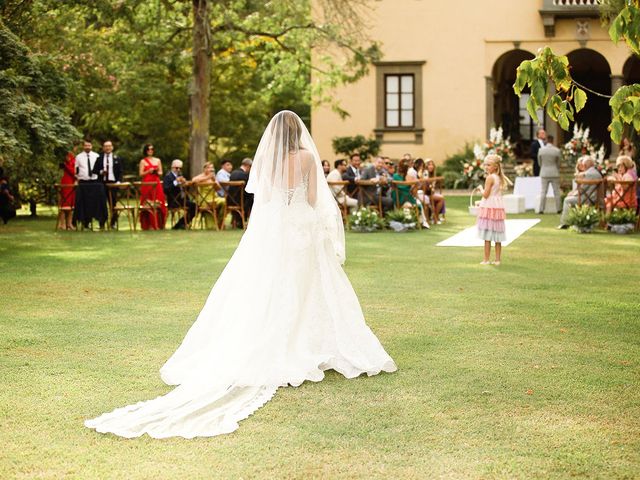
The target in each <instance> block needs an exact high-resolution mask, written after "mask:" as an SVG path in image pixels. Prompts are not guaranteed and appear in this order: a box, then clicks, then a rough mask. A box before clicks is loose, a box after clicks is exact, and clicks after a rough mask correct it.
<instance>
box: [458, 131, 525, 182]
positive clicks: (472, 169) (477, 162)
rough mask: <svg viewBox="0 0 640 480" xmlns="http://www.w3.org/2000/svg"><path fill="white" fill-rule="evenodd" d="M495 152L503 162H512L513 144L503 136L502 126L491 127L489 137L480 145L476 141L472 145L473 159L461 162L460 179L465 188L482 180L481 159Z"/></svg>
mask: <svg viewBox="0 0 640 480" xmlns="http://www.w3.org/2000/svg"><path fill="white" fill-rule="evenodd" d="M490 153H492V154H496V155H500V156H501V157H502V162H503V164H507V163H513V162H514V161H515V155H514V153H513V145H512V144H511V142H510V140H509V138H504V133H503V131H502V127H498V128H495V127H494V128H491V130H490V132H489V139H488V140H487V141H485V142H484V143H483V144H482V145H480V144H478V143H476V144H475V145H474V146H473V157H474V158H473V159H472V160H468V161H466V162H464V163H463V164H462V180H463V182H462V183H464V184H465V186H466V187H467V188H473V187H475V186H477V185H480V184H481V183H482V182H484V179H485V173H484V170H483V169H482V161H483V160H484V157H486V156H487V155H488V154H490Z"/></svg>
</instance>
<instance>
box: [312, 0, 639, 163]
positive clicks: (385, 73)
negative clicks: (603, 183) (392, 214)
mask: <svg viewBox="0 0 640 480" xmlns="http://www.w3.org/2000/svg"><path fill="white" fill-rule="evenodd" d="M371 4H372V11H371V16H370V20H369V21H370V27H371V30H370V32H369V33H370V37H371V38H372V39H374V40H376V41H378V42H380V43H381V45H382V51H383V54H384V57H383V59H382V60H381V61H380V62H377V63H376V64H375V65H373V66H372V67H371V69H370V72H369V74H368V75H367V76H366V77H364V78H362V79H361V80H360V81H358V82H357V83H355V84H351V85H347V86H344V87H341V88H339V89H337V90H336V91H335V93H334V96H335V98H337V99H338V101H339V102H340V105H341V107H342V108H344V109H345V110H346V111H347V112H349V114H350V116H349V117H347V118H346V119H344V120H343V119H341V118H340V117H339V116H338V115H337V114H336V113H334V112H333V111H332V110H331V108H330V107H327V106H322V107H316V108H314V109H313V111H312V120H311V126H312V133H313V136H314V139H315V141H316V143H317V145H318V148H319V150H320V154H321V156H322V157H323V158H327V159H332V158H333V156H334V153H333V149H332V146H331V141H332V139H333V138H334V137H337V136H351V135H357V134H362V135H365V136H375V137H377V138H378V139H379V140H380V141H381V142H382V153H383V154H385V155H388V156H390V157H392V158H398V157H400V156H402V154H403V153H405V152H410V153H412V154H413V155H414V156H422V157H431V158H433V159H434V160H436V161H437V162H440V161H442V160H443V159H444V158H446V156H447V155H449V154H451V153H453V152H455V151H457V150H459V149H460V148H461V147H462V146H463V145H464V143H465V142H467V141H474V140H481V139H484V138H486V135H487V133H488V131H489V129H490V128H491V127H492V126H502V127H503V129H504V131H505V136H510V137H511V139H512V140H513V141H515V142H517V143H518V144H519V147H520V151H521V152H523V153H524V152H526V151H527V150H528V146H529V143H530V141H531V139H532V138H533V137H534V135H535V130H536V128H537V124H538V123H539V124H540V125H542V126H544V127H545V128H546V129H547V130H548V131H550V132H551V133H552V134H555V136H556V139H557V140H558V142H560V143H561V142H563V140H565V139H568V138H570V137H571V134H570V133H568V132H563V131H562V130H561V129H560V128H559V127H557V126H556V125H555V123H554V122H553V121H551V120H550V119H548V118H544V116H543V115H542V113H540V118H539V122H535V121H533V120H532V119H531V118H530V117H529V115H528V114H527V112H526V109H525V104H526V101H527V98H528V94H523V95H522V97H521V98H518V97H517V96H516V95H515V94H514V93H513V88H512V85H513V82H514V80H515V76H516V68H517V66H518V65H519V64H520V62H522V61H523V60H526V59H531V58H534V55H535V53H536V52H537V51H538V49H539V48H541V47H544V46H546V45H548V46H550V47H551V48H552V50H553V51H554V53H556V54H562V55H567V56H568V58H569V62H570V65H571V67H572V76H573V77H574V78H575V79H576V81H578V82H580V83H581V84H583V85H585V86H586V87H588V88H590V89H591V90H594V91H596V92H599V93H602V94H604V95H610V94H611V92H612V91H615V90H616V89H617V88H618V87H619V86H621V85H623V84H625V83H634V82H640V60H639V59H637V58H636V57H634V56H632V55H631V53H630V51H629V49H628V48H627V47H626V45H625V44H624V42H621V43H620V44H619V45H618V46H616V45H614V44H613V42H612V41H611V40H610V38H609V35H608V32H607V29H606V28H605V27H603V26H602V25H601V22H600V18H599V11H598V6H597V1H596V0H482V1H478V0H452V1H446V2H445V1H438V0H372V1H371ZM610 117H611V110H610V107H609V105H608V99H607V98H603V97H598V96H596V95H593V94H589V100H588V102H587V106H586V107H585V109H584V110H583V111H581V112H580V113H579V114H578V115H577V117H576V122H577V123H579V124H580V125H583V126H585V127H590V129H591V132H592V138H593V139H594V141H595V142H597V143H604V145H605V147H606V148H607V151H608V152H611V150H612V145H611V140H610V139H609V135H608V132H607V126H608V124H609V121H610ZM613 149H614V152H615V149H616V146H615V145H614V146H613ZM525 156H526V153H525Z"/></svg>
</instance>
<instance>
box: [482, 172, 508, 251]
mask: <svg viewBox="0 0 640 480" xmlns="http://www.w3.org/2000/svg"><path fill="white" fill-rule="evenodd" d="M491 176H492V177H493V186H492V187H491V193H490V194H489V196H488V197H487V198H483V199H482V200H481V201H480V205H479V208H478V221H477V226H478V236H479V237H480V238H481V239H483V240H486V241H491V242H504V241H505V240H506V236H505V228H504V219H505V217H506V215H505V211H504V203H503V202H502V194H501V193H500V190H501V185H500V177H498V175H496V174H495V173H492V174H491Z"/></svg>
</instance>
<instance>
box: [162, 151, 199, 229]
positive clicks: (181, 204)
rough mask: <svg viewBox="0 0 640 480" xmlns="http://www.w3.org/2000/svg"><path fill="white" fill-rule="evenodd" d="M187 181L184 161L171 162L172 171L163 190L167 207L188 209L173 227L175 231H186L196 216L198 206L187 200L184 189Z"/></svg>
mask: <svg viewBox="0 0 640 480" xmlns="http://www.w3.org/2000/svg"><path fill="white" fill-rule="evenodd" d="M186 181H187V180H186V179H185V178H184V177H183V176H182V160H178V159H176V160H174V161H173V162H171V170H170V171H169V172H168V173H167V174H166V175H165V176H164V178H163V179H162V189H163V190H164V196H165V197H167V207H168V208H185V207H186V210H185V212H184V215H183V216H182V217H181V218H180V220H178V221H177V222H176V224H175V225H174V226H173V229H174V230H179V229H184V228H185V227H186V226H187V225H188V224H189V223H190V222H191V219H192V218H193V217H194V216H195V214H196V204H195V203H193V202H192V201H190V200H189V199H188V198H187V196H186V194H185V192H184V188H183V187H182V186H183V185H184V183H185V182H186ZM185 217H186V218H185Z"/></svg>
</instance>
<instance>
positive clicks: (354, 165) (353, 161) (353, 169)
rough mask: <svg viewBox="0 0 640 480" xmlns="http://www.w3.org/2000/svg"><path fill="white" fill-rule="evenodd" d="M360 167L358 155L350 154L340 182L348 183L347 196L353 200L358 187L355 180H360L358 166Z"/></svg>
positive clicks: (360, 160)
mask: <svg viewBox="0 0 640 480" xmlns="http://www.w3.org/2000/svg"><path fill="white" fill-rule="evenodd" d="M361 165H362V159H361V158H360V154H359V153H352V154H351V156H350V157H349V165H348V166H347V169H346V170H345V172H344V173H343V174H342V180H345V181H347V182H349V185H348V186H347V195H349V196H350V197H352V198H355V196H356V193H357V190H358V186H357V185H356V180H360V166H361Z"/></svg>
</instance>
